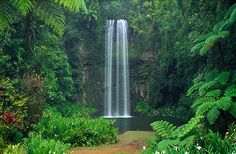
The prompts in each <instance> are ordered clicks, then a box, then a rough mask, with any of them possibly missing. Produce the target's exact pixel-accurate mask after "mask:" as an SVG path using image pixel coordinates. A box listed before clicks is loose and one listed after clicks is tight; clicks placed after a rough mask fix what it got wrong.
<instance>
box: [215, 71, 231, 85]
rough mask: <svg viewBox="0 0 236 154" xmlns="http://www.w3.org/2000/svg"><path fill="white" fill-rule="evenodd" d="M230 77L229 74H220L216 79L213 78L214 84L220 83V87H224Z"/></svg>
mask: <svg viewBox="0 0 236 154" xmlns="http://www.w3.org/2000/svg"><path fill="white" fill-rule="evenodd" d="M229 77H230V72H227V71H225V72H221V73H220V74H219V75H217V77H216V78H215V81H216V82H219V83H221V84H222V85H225V84H226V83H227V82H228V80H229Z"/></svg>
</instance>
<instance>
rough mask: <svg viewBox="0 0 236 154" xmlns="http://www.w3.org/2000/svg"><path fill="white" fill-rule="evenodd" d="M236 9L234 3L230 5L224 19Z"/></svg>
mask: <svg viewBox="0 0 236 154" xmlns="http://www.w3.org/2000/svg"><path fill="white" fill-rule="evenodd" d="M235 10H236V4H234V5H232V6H231V7H230V8H229V9H228V11H227V12H226V14H225V16H224V19H227V18H228V17H230V16H231V14H232V12H234V11H235Z"/></svg>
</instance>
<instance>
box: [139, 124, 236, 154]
mask: <svg viewBox="0 0 236 154" xmlns="http://www.w3.org/2000/svg"><path fill="white" fill-rule="evenodd" d="M234 129H235V124H233V123H232V124H231V125H230V127H229V132H227V133H226V135H225V136H224V137H223V138H222V136H221V135H220V134H219V133H217V132H216V133H215V132H213V131H211V130H210V129H208V128H206V127H203V126H202V125H197V126H196V129H194V131H193V133H194V134H195V135H190V136H188V137H186V138H185V139H184V140H182V141H180V140H179V139H174V140H173V139H166V140H162V138H159V137H160V136H159V135H158V133H157V138H156V139H155V140H153V141H152V142H149V143H148V148H147V149H146V150H143V151H142V153H143V154H149V153H158V152H159V153H171V154H172V153H173V154H179V153H186V152H187V153H199V154H200V153H232V152H233V151H235V148H236V145H235V143H236V142H235V138H234V137H235V130H234Z"/></svg>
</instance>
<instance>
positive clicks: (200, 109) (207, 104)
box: [196, 101, 217, 116]
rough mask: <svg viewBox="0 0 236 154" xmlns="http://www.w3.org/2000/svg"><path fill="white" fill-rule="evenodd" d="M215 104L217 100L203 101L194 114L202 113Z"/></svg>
mask: <svg viewBox="0 0 236 154" xmlns="http://www.w3.org/2000/svg"><path fill="white" fill-rule="evenodd" d="M216 104H217V101H214V102H205V103H203V104H202V105H200V106H199V107H198V108H197V110H196V115H197V116H198V115H203V114H205V113H206V112H208V111H209V110H210V109H211V108H212V107H213V106H215V105H216Z"/></svg>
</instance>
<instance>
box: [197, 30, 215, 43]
mask: <svg viewBox="0 0 236 154" xmlns="http://www.w3.org/2000/svg"><path fill="white" fill-rule="evenodd" d="M211 35H213V33H212V32H210V33H208V34H206V35H201V36H199V37H198V38H197V39H196V40H195V41H194V42H202V41H203V42H204V41H205V40H206V39H207V38H208V37H210V36H211Z"/></svg>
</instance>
